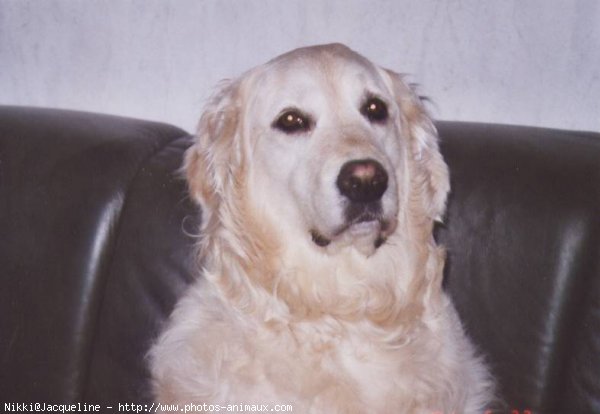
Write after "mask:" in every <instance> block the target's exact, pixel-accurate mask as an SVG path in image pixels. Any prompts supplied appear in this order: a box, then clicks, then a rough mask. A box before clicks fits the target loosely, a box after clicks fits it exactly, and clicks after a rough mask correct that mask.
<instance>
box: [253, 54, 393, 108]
mask: <svg viewBox="0 0 600 414" xmlns="http://www.w3.org/2000/svg"><path fill="white" fill-rule="evenodd" d="M256 82H257V86H258V88H255V91H256V93H257V96H256V100H258V101H261V102H277V103H282V102H283V101H286V100H290V101H296V103H299V104H301V103H302V102H303V101H304V100H307V99H310V100H311V101H312V102H313V103H317V102H318V99H319V96H320V97H321V98H322V99H323V100H325V99H326V98H327V97H329V98H332V99H334V98H336V97H337V98H341V99H345V98H347V97H352V96H354V97H356V98H358V97H361V96H363V95H364V94H365V92H371V93H381V94H385V93H386V91H387V90H388V88H387V87H386V83H385V80H384V79H383V78H382V76H381V70H380V69H379V68H377V66H375V65H374V64H373V63H371V62H370V61H369V60H367V59H366V58H364V57H363V56H361V55H359V54H357V53H355V52H354V51H352V50H350V49H348V48H347V47H345V46H342V45H326V46H316V47H308V48H302V49H296V50H293V51H291V52H288V53H286V54H284V55H281V56H279V57H277V58H275V59H273V60H271V61H270V62H268V63H267V64H265V65H264V66H263V67H262V68H261V70H260V71H259V72H258V74H257V79H256ZM316 95H318V96H316ZM315 99H317V101H315ZM323 103H324V102H323Z"/></svg>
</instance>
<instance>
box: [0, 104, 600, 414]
mask: <svg viewBox="0 0 600 414" xmlns="http://www.w3.org/2000/svg"><path fill="white" fill-rule="evenodd" d="M438 127H439V131H440V136H441V139H442V151H443V153H444V156H445V158H446V160H447V162H448V164H449V166H450V170H451V176H452V179H451V180H452V188H453V191H452V194H451V197H450V200H449V208H448V213H447V217H446V221H445V224H444V225H441V226H439V227H438V228H437V230H436V237H437V238H438V240H439V241H440V242H441V243H443V244H445V245H446V246H447V248H448V251H449V259H448V263H447V266H446V278H445V282H444V283H445V288H446V289H447V290H448V291H449V292H450V294H451V295H452V297H453V299H454V301H455V303H456V306H457V308H458V310H459V313H460V314H461V316H462V318H463V321H464V324H465V326H466V329H467V331H468V332H469V334H470V335H471V337H472V338H473V340H474V342H475V343H476V344H477V345H478V347H479V349H480V350H481V352H482V353H483V354H484V355H485V356H486V358H487V359H488V361H489V363H490V364H491V366H492V369H493V372H494V375H495V376H496V378H497V380H498V386H499V392H500V395H501V397H502V398H503V399H504V400H505V404H506V405H505V411H506V412H508V413H510V412H517V413H526V412H527V411H526V410H529V411H530V412H532V413H533V412H535V413H600V134H598V133H585V132H573V131H560V130H551V129H541V128H529V127H517V126H500V125H490V124H474V123H457V122H439V123H438ZM189 143H190V137H189V135H188V133H186V132H185V131H182V130H180V129H178V128H175V127H173V126H169V125H165V124H159V123H154V122H147V121H142V120H133V119H126V118H119V117H112V116H106V115H98V114H90V113H80V112H70V111H60V110H53V109H37V108H25V107H0V397H1V398H0V403H1V404H2V406H1V407H0V408H3V409H5V410H6V408H9V407H7V406H5V404H6V403H26V402H27V403H29V402H34V403H35V402H39V403H44V402H46V403H71V402H88V403H91V402H93V403H97V404H100V405H101V407H102V410H103V411H106V412H116V411H117V406H116V404H118V403H122V404H125V403H136V404H140V406H139V407H142V408H143V407H144V406H143V404H149V402H150V394H149V390H148V370H147V366H146V360H145V353H146V351H147V349H148V347H149V344H150V343H151V341H152V340H153V338H154V337H155V336H156V334H157V332H158V330H159V329H160V326H161V323H162V322H163V321H164V320H165V318H166V317H167V315H168V314H169V313H170V311H171V309H172V308H173V306H174V304H175V302H176V300H177V297H178V296H179V295H180V294H181V292H182V291H183V289H184V288H185V287H186V285H187V284H188V283H189V282H190V280H191V278H192V272H191V271H190V269H191V268H192V263H191V259H190V251H191V248H192V245H193V244H194V241H195V238H194V236H193V235H194V233H195V232H196V229H197V222H198V220H199V219H200V218H201V217H200V215H199V214H198V213H197V212H196V209H195V207H194V206H193V205H192V203H191V201H190V200H189V198H188V197H187V195H186V191H185V183H184V182H183V181H182V180H181V178H180V176H179V174H178V168H179V167H180V165H181V160H182V154H183V152H184V150H185V149H186V147H187V146H188V145H189ZM107 407H113V408H112V409H109V408H107ZM146 407H148V406H146Z"/></svg>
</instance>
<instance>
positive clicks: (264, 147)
mask: <svg viewBox="0 0 600 414" xmlns="http://www.w3.org/2000/svg"><path fill="white" fill-rule="evenodd" d="M185 171H186V174H187V179H188V182H189V189H190V192H191V194H192V196H193V197H194V199H195V200H197V201H198V202H199V203H200V204H201V206H202V208H203V210H202V213H203V224H202V228H201V234H202V238H201V241H200V243H199V253H198V262H199V263H201V265H202V275H203V277H201V278H200V277H199V278H198V280H197V281H196V282H195V283H194V284H193V285H192V286H191V287H190V289H189V291H188V292H187V294H185V295H184V297H183V298H182V299H181V300H180V302H179V303H178V304H177V306H176V308H175V311H174V312H173V314H172V316H171V318H170V321H169V324H168V326H167V328H166V330H165V331H164V333H163V334H162V335H161V337H160V338H159V339H158V341H157V342H156V344H155V345H154V347H153V349H152V350H151V353H150V358H151V367H152V375H153V380H154V382H153V384H154V391H155V395H156V399H157V401H158V402H162V403H178V404H181V405H182V406H183V405H184V404H205V405H204V408H205V410H206V409H207V408H209V404H210V405H212V408H213V409H216V408H217V407H220V409H221V410H222V411H223V410H225V408H226V407H227V406H228V405H229V406H230V405H231V404H240V406H239V407H238V408H240V407H243V404H248V406H247V407H245V408H246V409H248V410H249V411H250V410H251V409H252V404H258V406H254V408H257V407H259V408H260V405H262V404H264V405H267V404H268V406H269V407H270V409H274V408H275V405H276V404H283V405H285V406H287V405H288V404H289V405H291V406H292V407H293V412H295V413H302V414H305V413H326V414H334V413H344V414H349V413H377V414H384V413H392V414H399V413H419V414H434V413H444V414H450V413H455V414H458V413H483V411H484V408H485V407H486V405H487V404H488V403H489V401H490V399H491V394H492V381H491V380H490V375H489V373H488V370H487V368H486V366H485V365H484V363H483V362H482V360H481V358H479V357H478V356H477V355H476V353H475V351H474V348H473V346H472V345H471V343H470V342H469V340H468V339H467V337H466V336H465V333H464V331H463V329H462V327H461V323H460V321H459V319H458V317H457V314H456V311H455V310H454V307H453V305H452V304H451V302H450V300H449V298H448V297H447V296H446V294H445V293H444V292H443V291H442V268H443V263H444V258H445V253H444V250H443V248H441V247H439V246H437V245H436V243H435V241H434V239H433V237H432V226H433V223H434V221H435V220H437V219H439V218H440V217H441V216H442V214H443V213H444V209H445V202H446V196H447V193H448V190H449V180H448V169H447V166H446V164H445V163H444V161H443V159H442V156H441V155H440V152H439V150H438V143H437V133H436V129H435V127H434V125H433V123H432V121H431V120H430V118H429V117H428V115H427V114H426V112H425V110H424V109H423V106H422V104H421V103H420V101H419V99H418V98H417V97H416V95H415V93H414V92H413V91H412V90H411V88H409V87H408V86H407V85H406V84H405V83H404V81H403V78H402V76H400V75H398V74H396V73H393V72H391V71H388V70H385V69H382V68H380V67H378V66H376V65H374V64H373V63H371V62H370V61H369V60H367V59H366V58H364V57H362V56H360V55H359V54H357V53H355V52H354V51H352V50H350V49H348V48H347V47H345V46H343V45H339V44H333V45H324V46H313V47H307V48H301V49H297V50H294V51H291V52H289V53H287V54H284V55H282V56H279V57H277V58H275V59H274V60H272V61H270V62H268V63H266V64H264V65H262V66H259V67H257V68H255V69H252V70H250V71H249V72H247V73H246V74H244V75H243V76H241V77H240V78H239V79H236V80H233V81H229V82H226V83H224V84H223V85H222V86H221V88H220V90H219V91H218V93H216V94H215V96H214V97H213V98H212V100H211V101H210V102H209V104H208V106H207V108H206V111H205V112H204V114H203V115H202V118H201V120H200V125H199V131H198V134H197V140H196V142H195V143H194V145H193V146H192V147H191V148H190V149H189V150H188V152H187V154H186V162H185ZM234 408H235V407H234ZM264 408H267V407H264ZM196 409H198V406H196ZM240 409H244V408H240ZM267 409H269V408H267ZM278 409H281V407H279V408H278Z"/></svg>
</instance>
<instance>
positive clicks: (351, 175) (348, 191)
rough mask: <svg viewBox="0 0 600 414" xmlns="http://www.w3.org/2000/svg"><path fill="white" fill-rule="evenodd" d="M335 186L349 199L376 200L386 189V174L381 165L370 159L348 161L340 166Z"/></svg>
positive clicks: (359, 200)
mask: <svg viewBox="0 0 600 414" xmlns="http://www.w3.org/2000/svg"><path fill="white" fill-rule="evenodd" d="M336 184H337V187H338V189H339V190H340V193H342V195H344V196H346V197H348V198H349V199H350V200H351V201H356V202H363V203H368V202H371V201H377V200H379V199H380V198H381V197H382V196H383V193H385V190H387V184H388V175H387V172H386V171H385V169H384V168H383V166H382V165H381V164H380V163H379V162H377V161H375V160H372V159H365V160H356V161H348V162H347V163H345V164H344V165H343V166H342V169H341V170H340V174H339V175H338V178H337V182H336Z"/></svg>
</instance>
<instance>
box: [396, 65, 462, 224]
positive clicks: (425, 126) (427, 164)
mask: <svg viewBox="0 0 600 414" xmlns="http://www.w3.org/2000/svg"><path fill="white" fill-rule="evenodd" d="M386 73H387V74H388V76H389V77H390V78H391V81H392V85H393V86H392V87H393V90H394V95H395V99H396V102H397V104H398V107H399V110H400V112H401V114H400V117H401V120H400V121H401V123H402V125H401V126H400V128H401V130H402V133H403V135H405V136H408V137H409V153H408V156H409V162H410V163H411V164H412V165H413V166H414V168H413V171H412V178H411V185H412V186H413V191H414V192H415V196H416V197H417V198H418V199H419V200H420V203H422V207H423V209H424V211H425V214H426V215H427V216H428V217H429V218H431V219H433V220H438V221H440V220H441V218H442V216H443V214H444V211H445V208H446V199H447V196H448V191H449V190H450V181H449V174H448V166H447V165H446V163H445V162H444V159H443V158H442V154H441V153H440V150H439V146H438V134H437V130H436V128H435V125H434V124H433V121H432V120H431V118H430V117H429V115H428V114H427V111H426V110H425V108H424V107H423V103H422V102H421V99H420V98H419V97H418V96H417V94H416V93H415V91H414V90H413V89H412V88H411V87H410V86H409V85H407V84H406V83H405V82H404V80H403V79H402V76H401V75H399V74H397V73H395V72H392V71H387V70H386Z"/></svg>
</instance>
